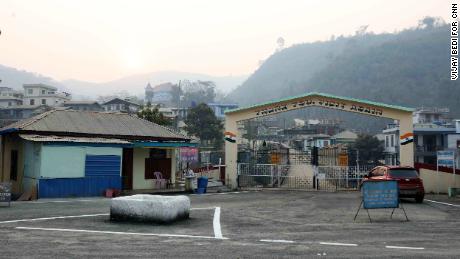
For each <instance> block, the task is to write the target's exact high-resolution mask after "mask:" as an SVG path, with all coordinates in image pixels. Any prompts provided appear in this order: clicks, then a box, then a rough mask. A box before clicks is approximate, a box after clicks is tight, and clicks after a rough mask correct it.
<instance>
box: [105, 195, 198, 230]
mask: <svg viewBox="0 0 460 259" xmlns="http://www.w3.org/2000/svg"><path fill="white" fill-rule="evenodd" d="M189 214H190V199H189V198H188V197H187V196H184V195H178V196H163V195H148V194H137V195H132V196H124V197H118V198H113V199H112V204H111V205H110V219H111V220H115V221H142V222H157V223H171V222H174V221H176V220H180V219H187V218H189Z"/></svg>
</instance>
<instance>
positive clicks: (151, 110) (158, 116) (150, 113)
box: [137, 102, 171, 126]
mask: <svg viewBox="0 0 460 259" xmlns="http://www.w3.org/2000/svg"><path fill="white" fill-rule="evenodd" d="M137 117H139V118H141V119H144V120H148V121H150V122H153V123H156V124H159V125H163V126H169V125H171V121H170V120H168V119H167V118H166V117H165V116H164V115H163V114H162V113H161V112H160V110H159V109H158V105H157V106H155V107H152V104H151V103H150V102H148V103H147V105H146V106H145V107H141V109H139V111H138V112H137Z"/></svg>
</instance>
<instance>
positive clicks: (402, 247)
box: [385, 246, 425, 250]
mask: <svg viewBox="0 0 460 259" xmlns="http://www.w3.org/2000/svg"><path fill="white" fill-rule="evenodd" d="M385 247H386V248H390V249H411V250H423V249H425V248H424V247H410V246H385Z"/></svg>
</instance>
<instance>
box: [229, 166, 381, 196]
mask: <svg viewBox="0 0 460 259" xmlns="http://www.w3.org/2000/svg"><path fill="white" fill-rule="evenodd" d="M372 168H373V166H318V167H314V166H311V165H296V164H294V165H292V164H254V163H239V164H238V186H239V187H241V188H252V187H257V188H286V189H304V190H326V191H340V190H358V189H359V183H360V182H361V179H362V178H363V176H364V175H366V174H367V173H368V172H369V171H370V170H371V169H372Z"/></svg>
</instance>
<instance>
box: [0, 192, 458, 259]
mask: <svg viewBox="0 0 460 259" xmlns="http://www.w3.org/2000/svg"><path fill="white" fill-rule="evenodd" d="M190 198H191V200H192V208H193V209H192V211H191V215H190V216H191V218H190V219H189V220H186V221H181V222H177V223H174V224H170V225H156V224H141V223H119V222H116V223H115V222H110V221H109V216H108V213H109V206H110V200H109V199H104V198H91V199H66V200H40V201H38V202H17V203H13V204H12V206H11V207H10V208H8V207H5V205H3V204H2V205H0V244H1V246H0V247H1V249H0V257H7V258H11V257H46V258H49V257H65V258H75V257H82V256H84V257H88V256H91V257H150V258H154V257H162V258H163V257H173V258H177V257H184V256H186V257H188V258H198V257H200V258H203V257H205V258H207V257H212V258H215V257H224V258H248V257H251V258H252V257H260V258H267V257H289V258H291V257H347V258H350V257H353V258H356V257H370V256H372V257H390V256H398V257H399V256H403V257H417V258H420V257H426V258H433V257H455V256H458V255H459V254H460V247H458V244H459V243H460V236H459V233H460V231H459V230H460V221H459V215H460V205H457V202H456V201H455V200H454V201H452V200H449V199H446V198H444V197H435V196H432V197H427V198H428V200H430V201H425V202H424V203H423V204H416V203H414V202H412V201H411V200H407V201H405V202H403V204H402V205H403V206H404V208H405V209H406V212H407V215H408V217H409V219H410V221H409V222H404V220H405V218H404V214H403V213H402V211H400V210H396V211H395V215H394V217H393V219H390V214H391V209H383V210H372V211H370V215H371V217H372V220H373V222H372V223H369V220H368V217H367V213H366V211H364V210H362V211H361V212H360V214H359V216H358V218H357V220H356V221H355V222H354V221H353V217H354V214H355V212H356V210H357V208H358V206H359V202H360V198H359V193H357V192H340V193H328V192H303V191H260V192H239V193H225V194H209V195H201V196H199V195H191V196H190ZM433 201H439V202H441V203H438V202H433ZM452 205H454V206H452Z"/></svg>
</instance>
